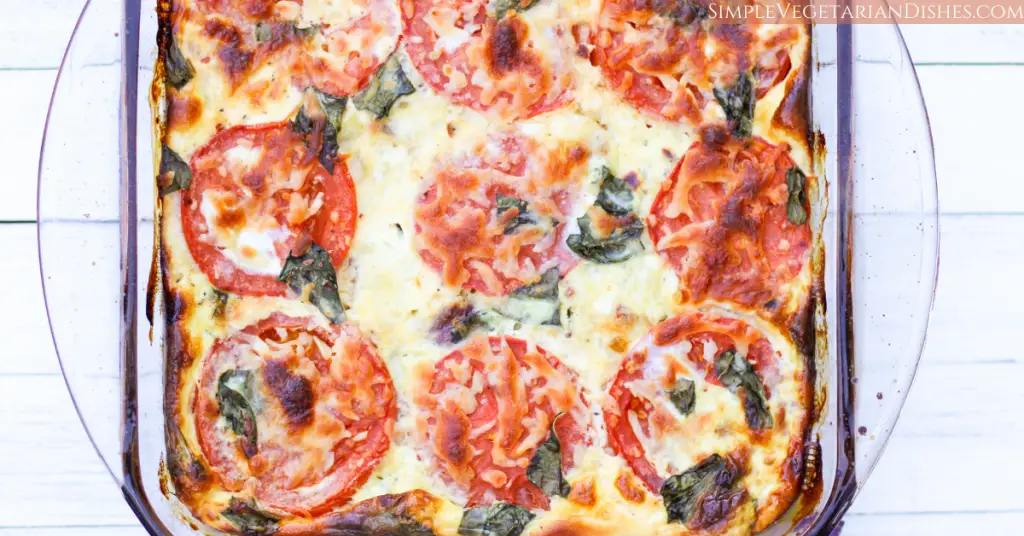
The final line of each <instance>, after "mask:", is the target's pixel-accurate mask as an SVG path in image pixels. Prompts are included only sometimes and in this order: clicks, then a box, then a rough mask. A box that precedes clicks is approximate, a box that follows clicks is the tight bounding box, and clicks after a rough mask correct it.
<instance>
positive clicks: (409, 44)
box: [402, 0, 572, 119]
mask: <svg viewBox="0 0 1024 536" xmlns="http://www.w3.org/2000/svg"><path fill="white" fill-rule="evenodd" d="M402 14H403V17H404V20H405V35H406V44H405V49H406V51H408V52H409V57H410V58H411V59H412V62H413V64H414V65H415V66H416V69H417V70H418V71H419V72H420V75H421V76H422V77H423V79H424V80H425V81H426V82H427V83H428V84H430V86H431V87H433V88H434V90H435V91H437V92H438V93H441V94H443V95H446V96H447V97H448V98H449V99H451V100H452V102H455V103H457V104H461V105H464V106H469V107H471V108H473V109H476V110H480V111H486V110H494V111H496V112H497V113H498V114H499V115H502V116H505V117H509V118H519V119H524V118H527V117H532V116H534V115H537V114H540V113H543V112H547V111H550V110H553V109H555V108H559V107H561V106H564V105H566V104H568V103H569V102H571V101H572V96H571V95H570V92H569V90H570V88H571V86H572V78H571V72H572V69H571V67H570V63H569V54H568V52H567V51H568V50H569V48H570V47H571V42H570V41H569V40H568V32H565V30H564V28H561V27H560V26H557V27H556V28H555V31H554V33H553V34H552V35H545V34H543V33H538V32H531V31H530V28H529V27H528V25H527V23H526V22H525V20H524V18H523V16H522V15H519V14H517V13H516V12H514V11H509V12H508V13H507V14H506V15H505V16H504V17H503V18H502V20H501V21H496V20H495V19H494V17H493V16H492V15H489V14H488V13H487V2H481V1H479V0H410V1H408V2H403V3H402ZM439 32H443V35H439Z"/></svg>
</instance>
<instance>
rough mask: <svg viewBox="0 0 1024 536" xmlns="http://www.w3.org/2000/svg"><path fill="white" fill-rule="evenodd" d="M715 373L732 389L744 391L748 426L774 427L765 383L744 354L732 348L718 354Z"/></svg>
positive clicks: (759, 428)
mask: <svg viewBox="0 0 1024 536" xmlns="http://www.w3.org/2000/svg"><path fill="white" fill-rule="evenodd" d="M715 374H717V375H718V379H719V381H721V382H722V385H724V386H725V387H726V388H728V389H729V390H730V391H732V392H734V393H739V392H740V391H742V392H743V397H742V398H743V413H744V415H745V416H746V418H747V426H749V427H750V428H751V429H753V430H767V429H769V428H771V427H772V425H773V419H772V412H771V408H770V407H769V405H768V395H767V394H766V392H765V390H764V383H762V382H761V378H759V377H758V376H757V374H756V373H755V372H754V369H753V368H752V367H751V366H750V363H749V362H748V361H747V360H746V359H745V358H744V357H743V356H742V355H740V354H739V353H738V352H736V350H732V349H730V350H726V351H724V352H722V353H720V354H718V357H716V358H715Z"/></svg>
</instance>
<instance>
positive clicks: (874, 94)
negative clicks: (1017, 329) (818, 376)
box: [850, 24, 939, 489]
mask: <svg viewBox="0 0 1024 536" xmlns="http://www.w3.org/2000/svg"><path fill="white" fill-rule="evenodd" d="M852 31H853V39H854V43H855V47H854V50H855V55H854V57H853V92H852V95H853V117H852V125H853V136H852V139H853V153H852V154H853V165H852V175H853V184H854V186H853V195H852V207H851V208H852V210H853V219H852V237H853V250H852V251H853V254H852V259H851V260H852V273H853V280H852V302H851V303H850V305H851V306H852V310H853V334H852V341H853V353H854V355H853V364H854V367H853V368H854V370H853V381H854V390H853V391H854V413H853V414H854V419H855V427H854V431H855V435H854V437H855V453H856V461H855V467H856V474H857V484H858V485H857V487H858V489H860V488H861V487H863V484H864V482H865V481H866V480H867V478H868V476H869V475H870V474H871V471H872V470H873V469H874V467H875V464H876V463H877V462H878V458H879V456H880V455H881V453H882V451H883V449H884V448H885V445H886V443H887V441H888V439H889V437H890V435H891V433H892V430H893V427H894V426H895V424H896V421H897V419H898V418H899V415H900V411H901V409H902V408H903V403H904V401H905V399H906V397H907V394H908V392H909V390H910V387H911V383H912V382H913V380H914V376H915V372H916V370H917V366H918V362H919V361H920V358H921V353H922V351H923V349H924V343H925V335H926V332H927V328H928V320H929V316H930V314H931V308H932V304H933V302H934V297H935V286H936V283H937V280H938V271H939V206H938V205H939V203H938V185H937V182H936V176H935V159H934V154H933V145H932V135H931V127H930V125H929V122H928V114H927V111H926V109H925V105H924V97H923V95H922V93H921V87H920V84H919V83H918V79H917V73H916V72H915V70H914V65H913V63H912V61H911V58H910V54H909V52H908V51H907V48H906V45H905V43H904V41H903V36H902V35H901V34H900V31H899V28H898V27H897V26H896V25H895V24H892V25H884V24H864V25H855V26H853V27H852ZM894 51H899V53H898V54H897V53H894Z"/></svg>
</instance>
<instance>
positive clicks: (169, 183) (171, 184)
mask: <svg viewBox="0 0 1024 536" xmlns="http://www.w3.org/2000/svg"><path fill="white" fill-rule="evenodd" d="M191 184H192V169H191V168H189V167H188V162H185V159H183V158H182V157H180V156H178V153H176V152H174V151H172V150H171V148H170V147H168V146H167V144H166V143H165V144H163V145H162V146H161V147H160V175H159V176H158V177H157V185H158V186H159V187H160V195H167V194H169V193H172V192H177V191H178V190H188V187H189V186H190V185H191Z"/></svg>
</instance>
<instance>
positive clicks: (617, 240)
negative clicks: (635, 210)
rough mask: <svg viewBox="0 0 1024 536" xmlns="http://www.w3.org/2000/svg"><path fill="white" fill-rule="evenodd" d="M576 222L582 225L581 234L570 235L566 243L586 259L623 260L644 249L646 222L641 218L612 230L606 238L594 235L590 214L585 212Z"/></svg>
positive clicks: (603, 262)
mask: <svg viewBox="0 0 1024 536" xmlns="http://www.w3.org/2000/svg"><path fill="white" fill-rule="evenodd" d="M576 222H577V223H578V224H579V226H580V234H574V235H569V238H567V239H566V244H567V245H568V246H569V249H571V250H573V252H575V253H576V254H577V255H579V256H580V257H583V258H584V259H589V260H592V261H594V262H597V263H601V264H610V263H616V262H622V261H625V260H627V259H629V258H630V257H632V256H633V255H636V254H637V253H640V252H641V251H643V250H644V245H643V242H641V241H640V237H641V236H642V235H643V233H644V224H643V222H642V221H640V219H639V218H636V217H634V218H632V219H631V220H630V222H629V223H628V224H626V225H623V226H622V227H619V228H617V229H615V230H614V231H612V234H610V235H609V236H607V237H605V238H598V237H597V236H595V235H594V232H593V230H592V229H591V226H590V215H589V214H585V215H584V216H583V217H582V218H578V219H577V220H576Z"/></svg>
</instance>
